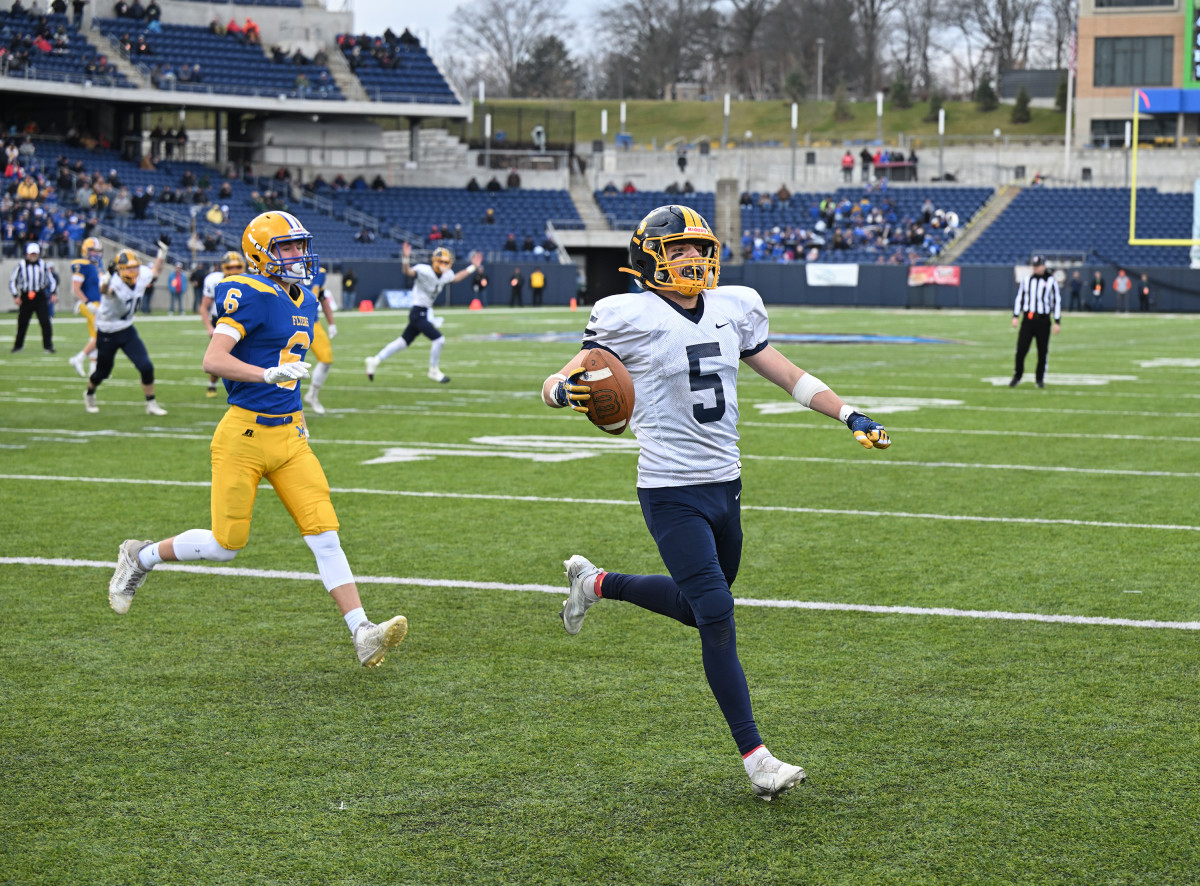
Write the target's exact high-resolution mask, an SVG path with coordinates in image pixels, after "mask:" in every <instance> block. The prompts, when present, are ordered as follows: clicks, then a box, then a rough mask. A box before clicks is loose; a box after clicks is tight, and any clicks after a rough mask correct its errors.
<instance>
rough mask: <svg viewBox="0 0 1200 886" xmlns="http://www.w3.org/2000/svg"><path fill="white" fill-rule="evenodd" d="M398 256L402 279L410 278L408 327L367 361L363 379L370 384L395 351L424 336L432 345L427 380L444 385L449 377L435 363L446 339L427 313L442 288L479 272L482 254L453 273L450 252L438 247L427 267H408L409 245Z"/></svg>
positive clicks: (474, 254)
mask: <svg viewBox="0 0 1200 886" xmlns="http://www.w3.org/2000/svg"><path fill="white" fill-rule="evenodd" d="M401 255H402V256H403V264H402V266H401V270H403V271H404V275H405V276H406V277H412V278H413V304H412V309H411V310H410V311H409V312H408V326H406V327H404V332H403V334H401V336H400V337H399V338H397V339H394V340H393V341H391V342H389V343H388V344H387V345H385V346H384V347H383V349H382V350H380V352H379V353H378V354H376V355H375V356H374V357H368V358H367V378H368V379H369V380H371V381H374V380H375V373H376V371H377V370H378V369H379V364H380V363H382V362H383V361H384V360H386V359H387V358H388V357H390V356H392V354H394V353H396V352H397V351H403V350H404V349H405V348H407V347H408V346H409V345H411V344H412V343H413V341H414V340H415V339H416V337H417V336H418V335H424V336H426V337H428V338H429V340H430V341H431V342H432V344H431V346H430V348H429V377H430V379H432V380H433V381H436V382H441V383H442V384H445V383H446V382H448V381H450V376H448V375H446V374H444V373H443V372H442V370H441V369H439V368H438V360H439V359H440V357H441V355H442V346H443V345H444V344H445V343H446V339H445V338H444V337H443V336H442V332H441V330H440V329H438V328H437V327H436V326H434V325H433V323H432V322H431V320H430V311H431V310H432V309H433V303H434V302H435V301H437V297H438V295H439V294H440V293H441V291H442V289H443V288H444V287H446V286H448V285H449V284H451V283H457V282H458V281H459V280H465V279H466V278H467V277H468V276H470V275H471V274H474V273H475V272H476V271H480V270H483V253H481V252H473V253H471V263H470V264H469V265H467V266H466V267H465V268H463V269H462V270H461V271H459V272H458V273H457V274H456V273H454V272H453V271H452V270H450V268H451V266H452V265H453V264H454V253H453V252H451V251H450V250H449V249H447V248H446V247H445V246H439V247H438V248H437V249H435V250H433V255H432V257H431V258H430V259H429V264H427V265H426V264H418V265H413V266H412V267H409V258H410V257H411V256H412V246H411V245H410V244H408V243H405V244H404V246H403V247H402V252H401Z"/></svg>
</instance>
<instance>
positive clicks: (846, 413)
mask: <svg viewBox="0 0 1200 886" xmlns="http://www.w3.org/2000/svg"><path fill="white" fill-rule="evenodd" d="M856 412H858V410H857V409H855V408H854V407H853V406H851V405H850V404H849V403H843V404H842V408H841V409H839V410H838V421H840V422H841V423H842V424H845V423H846V421H847V420H848V419H849V418H850V416H851V415H853V414H854V413H856Z"/></svg>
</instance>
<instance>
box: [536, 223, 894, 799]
mask: <svg viewBox="0 0 1200 886" xmlns="http://www.w3.org/2000/svg"><path fill="white" fill-rule="evenodd" d="M720 255H721V244H720V241H719V240H718V239H717V237H716V235H714V234H713V232H712V229H711V228H710V227H709V225H708V222H707V221H705V220H704V218H703V217H702V216H701V215H700V214H699V213H697V212H696V211H694V210H692V209H690V208H688V207H686V206H661V207H659V208H658V209H655V210H654V211H652V212H651V213H650V214H649V215H647V216H646V217H645V219H643V220H642V222H641V224H640V225H639V226H638V229H637V231H636V232H635V233H634V235H633V237H632V238H631V239H630V243H629V265H630V266H629V267H628V268H621V270H622V271H625V272H626V273H629V274H632V275H633V277H634V278H635V279H636V280H637V282H638V284H639V286H640V288H641V289H642V290H644V291H643V292H634V293H623V294H620V295H612V296H609V297H607V298H604V299H601V300H600V301H598V302H597V303H596V305H595V306H594V307H593V308H592V313H591V317H590V318H589V319H588V324H587V328H586V329H585V330H584V332H583V350H582V351H580V352H579V354H577V355H576V356H575V357H574V358H572V360H571V361H570V362H569V363H567V365H566V366H564V367H563V369H562V370H561V371H560V372H558V373H556V374H554V375H552V376H550V377H549V378H547V379H546V381H545V382H544V383H543V384H542V400H543V402H545V403H546V405H547V406H551V407H555V408H562V407H565V406H570V407H571V408H573V409H575V410H576V411H581V412H586V411H587V407H586V405H585V404H586V401H587V400H588V399H589V398H590V396H591V389H590V388H589V387H588V386H587V385H586V384H581V383H580V382H579V378H578V375H579V373H580V372H581V371H582V368H581V365H580V364H581V363H582V359H583V357H584V356H585V355H586V354H587V352H588V349H589V348H603V349H604V350H606V351H608V352H609V353H612V354H615V355H616V357H617V358H618V359H619V360H620V361H621V362H622V363H623V364H624V365H625V368H626V369H628V370H629V374H630V377H631V378H632V379H633V386H634V405H633V416H632V418H631V420H630V426H631V427H632V428H633V432H634V434H635V435H636V437H637V441H638V446H639V449H640V452H639V455H638V478H637V493H638V500H639V502H640V503H641V506H642V515H643V517H644V518H645V521H646V527H647V528H648V529H649V530H650V534H651V535H652V536H653V537H654V540H655V542H656V544H657V545H658V551H659V554H660V556H661V557H662V560H663V563H664V564H665V565H666V567H667V571H668V572H669V573H670V574H669V575H628V574H621V573H617V572H605V571H604V570H602V569H600V568H598V567H597V566H595V565H593V564H592V563H591V562H590V561H589V560H587V558H585V557H582V556H580V555H578V554H576V555H575V556H573V557H571V558H570V559H569V560H567V561H566V562H565V563H564V564H563V565H564V566H565V567H566V570H567V578H568V580H569V582H570V591H569V593H568V596H567V599H566V600H565V601H564V603H563V610H562V620H563V626H564V627H565V628H566V629H567V633H569V634H577V633H579V630H580V629H581V628H582V627H583V619H584V615H585V614H586V613H587V610H588V608H589V607H591V606H592V605H593V604H594V603H596V602H598V601H599V600H600V599H601V598H603V599H608V600H624V601H625V602H628V603H633V604H634V605H635V606H641V607H642V608H644V609H648V610H650V611H651V612H657V613H659V614H660V615H666V616H668V617H670V618H673V619H675V620H676V621H679V622H682V623H683V624H685V625H687V626H688V627H692V628H695V629H697V631H698V633H699V634H700V650H701V658H702V660H703V663H704V674H705V676H706V677H707V678H708V685H709V687H710V688H711V690H712V693H713V696H714V697H715V698H716V700H717V704H718V706H719V707H720V709H721V712H722V713H723V714H724V715H725V720H726V723H727V724H728V726H729V730H730V732H731V733H732V734H733V738H734V741H735V742H736V743H737V747H738V751H739V752H740V753H741V755H742V763H743V765H744V766H745V769H746V774H747V775H748V776H750V784H751V787H752V788H753V790H754V794H755V796H757V797H759V798H761V799H763V800H767V801H770V800H772V799H774V798H775V797H777V796H779V795H780V794H782V793H783V792H784V791H787V790H789V789H791V788H792V787H794V786H795V785H797V784H799V783H800V782H802V781H804V778H805V773H804V769H803V768H801V767H800V766H794V765H792V764H790V763H784V762H783V761H782V760H779V759H777V758H776V757H774V756H773V755H772V754H771V752H770V751H769V750H767V748H766V746H765V745H764V744H763V741H762V738H761V737H760V736H759V732H758V727H757V725H756V724H755V721H754V714H753V712H752V710H751V707H750V691H749V689H748V688H747V684H746V676H745V673H744V672H743V670H742V665H741V661H740V660H739V659H738V654H737V640H736V631H735V628H734V618H733V615H734V606H733V593H732V592H731V590H730V587H731V586H732V585H733V582H734V579H735V578H736V577H737V573H738V565H739V563H740V562H741V556H742V523H741V495H742V481H741V467H742V464H741V453H740V451H739V449H738V445H737V441H738V431H737V421H738V405H737V374H738V367H739V366H740V364H742V363H745V364H746V365H747V366H749V367H750V368H751V369H753V370H754V371H755V372H757V373H758V374H759V375H761V376H762V377H763V378H765V379H767V380H768V381H771V382H774V383H775V384H777V385H779V387H781V388H783V390H784V391H786V392H787V393H788V394H790V395H791V396H792V397H793V398H794V399H795V400H796V401H797V402H798V403H800V405H802V406H806V407H808V408H810V409H813V410H815V411H817V412H820V413H822V414H823V415H827V416H829V417H830V418H836V419H840V420H841V421H843V422H844V423H845V424H846V425H847V426H848V427H849V428H850V430H851V432H852V433H853V434H854V439H855V440H857V441H858V442H859V443H861V444H862V445H863V446H864V447H865V448H867V449H886V448H887V447H888V446H889V445H891V440H890V439H889V438H888V435H887V432H886V431H885V430H884V428H883V426H882V425H880V424H878V423H876V422H873V421H871V419H869V418H867V417H866V416H865V415H863V414H862V413H860V412H857V411H855V410H854V408H853V407H851V406H848V405H846V403H845V402H844V401H843V400H842V399H841V397H839V396H838V395H837V394H835V393H834V392H833V391H831V390H830V389H829V388H828V387H827V386H826V385H825V384H823V383H822V382H821V381H820V379H818V378H816V377H815V376H813V375H811V374H809V373H807V372H805V371H804V370H803V369H800V368H799V367H798V366H796V365H795V364H794V363H792V361H791V360H789V359H788V358H787V357H785V356H783V354H781V353H780V352H779V351H777V350H775V348H773V347H771V345H770V344H769V343H768V339H767V335H768V322H767V312H766V309H765V308H764V307H763V302H762V298H761V297H760V296H759V294H758V293H757V292H756V291H755V290H753V289H750V288H749V287H746V286H719V285H718V284H717V278H718V275H719V273H720Z"/></svg>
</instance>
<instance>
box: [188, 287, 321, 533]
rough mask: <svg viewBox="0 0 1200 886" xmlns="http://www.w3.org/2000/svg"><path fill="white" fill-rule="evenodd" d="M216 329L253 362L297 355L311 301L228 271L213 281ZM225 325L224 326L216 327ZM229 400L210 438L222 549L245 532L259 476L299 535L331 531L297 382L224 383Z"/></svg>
mask: <svg viewBox="0 0 1200 886" xmlns="http://www.w3.org/2000/svg"><path fill="white" fill-rule="evenodd" d="M215 304H216V305H217V322H216V328H217V332H218V334H229V333H230V332H232V333H233V337H234V338H236V339H237V343H236V344H235V345H234V346H233V349H232V351H231V353H232V355H233V356H234V357H236V358H238V359H239V360H242V361H244V362H246V363H249V364H251V365H253V366H275V365H279V364H283V363H295V362H299V361H301V360H303V359H304V357H305V355H306V354H307V352H308V350H309V348H310V347H311V346H312V341H313V331H314V329H316V327H317V312H318V306H317V299H316V297H315V296H313V294H312V293H311V292H309V291H308V290H307V289H305V288H304V287H302V286H301V285H300V284H299V283H292V284H291V285H290V287H289V288H288V289H284V287H283V286H282V285H281V284H279V283H277V282H275V281H274V280H273V279H272V278H270V277H267V276H264V275H261V274H235V275H234V276H232V277H226V278H225V279H224V280H222V281H221V283H219V284H218V285H217V289H216V299H215ZM222 327H224V328H222ZM225 388H226V391H227V392H228V400H229V404H230V408H229V411H228V412H227V413H225V417H224V418H223V419H222V420H221V423H220V425H219V426H218V427H217V431H216V433H215V434H214V435H213V441H212V445H211V450H212V478H213V486H212V532H213V535H214V536H215V537H216V539H217V542H218V543H219V544H220V545H221V547H223V548H227V549H229V550H240V549H242V548H244V547H245V546H246V542H247V540H248V539H249V537H250V517H251V514H252V513H253V511H254V499H255V495H256V493H257V491H258V484H259V481H260V480H261V479H262V478H263V477H266V478H267V480H268V481H270V483H271V485H272V486H274V487H275V492H276V493H277V494H278V495H279V498H280V500H281V501H282V502H283V504H284V506H285V507H286V508H287V509H288V513H290V514H291V515H292V519H293V520H295V521H296V525H297V526H298V527H299V528H300V532H301V534H302V535H318V534H320V533H322V532H326V531H329V530H336V529H337V528H338V521H337V516H336V514H335V513H334V510H333V505H332V504H331V503H330V500H329V482H328V481H327V480H326V479H325V472H324V471H323V470H322V469H321V463H320V462H319V461H318V460H317V457H316V455H314V454H313V451H312V450H311V449H310V448H309V445H308V433H307V430H306V429H305V427H304V414H303V412H302V411H301V409H302V406H301V402H300V383H299V381H298V380H295V379H293V380H291V381H287V382H282V383H280V384H263V383H262V382H241V381H230V380H229V379H226V380H225Z"/></svg>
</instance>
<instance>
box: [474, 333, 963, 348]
mask: <svg viewBox="0 0 1200 886" xmlns="http://www.w3.org/2000/svg"><path fill="white" fill-rule="evenodd" d="M464 338H467V339H468V340H470V341H534V342H547V343H552V344H557V343H569V342H579V341H580V340H581V339H582V338H583V336H582V335H581V334H580V333H578V332H520V333H507V334H506V333H502V332H493V333H492V334H491V335H468V336H464ZM767 340H768V341H770V342H771V343H772V344H781V345H961V344H966V342H962V341H956V340H954V339H951V338H927V337H925V336H922V335H873V334H871V333H861V334H860V333H848V334H844V335H843V334H836V333H797V332H783V333H779V332H772V333H771V334H770V335H769V336H768V339H767Z"/></svg>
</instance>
